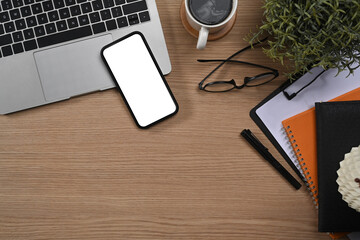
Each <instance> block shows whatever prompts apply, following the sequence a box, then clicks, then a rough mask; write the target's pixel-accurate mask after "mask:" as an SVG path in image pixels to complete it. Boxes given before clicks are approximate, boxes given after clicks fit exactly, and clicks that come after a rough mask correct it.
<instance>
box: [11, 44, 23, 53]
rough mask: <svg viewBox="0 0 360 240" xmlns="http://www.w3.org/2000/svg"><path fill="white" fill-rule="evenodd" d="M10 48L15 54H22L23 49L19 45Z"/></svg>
mask: <svg viewBox="0 0 360 240" xmlns="http://www.w3.org/2000/svg"><path fill="white" fill-rule="evenodd" d="M12 47H13V50H14V53H15V54H17V53H22V52H24V47H23V45H22V44H21V43H16V44H14V45H13V46H12Z"/></svg>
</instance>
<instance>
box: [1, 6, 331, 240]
mask: <svg viewBox="0 0 360 240" xmlns="http://www.w3.org/2000/svg"><path fill="white" fill-rule="evenodd" d="M180 3H181V0H176V1H175V0H158V1H157V4H158V8H159V12H160V18H161V20H162V24H163V29H164V34H165V38H166V41H167V44H168V50H169V54H170V58H171V61H172V66H173V71H172V73H171V74H170V75H168V76H167V77H166V78H167V80H168V83H169V85H170V87H171V89H172V91H173V93H174V95H175V97H176V98H177V100H178V102H179V105H180V111H179V113H178V114H177V115H176V116H175V117H173V118H171V119H169V120H167V121H165V122H162V123H160V124H158V125H156V126H154V127H152V128H150V129H149V130H140V129H137V127H136V126H135V124H134V123H133V120H132V119H131V117H130V115H129V113H128V112H127V109H126V107H125V105H124V103H123V102H122V100H121V97H120V95H119V94H118V93H117V92H116V91H115V90H108V91H105V92H100V93H95V94H90V95H86V96H82V97H79V98H74V99H71V100H69V101H64V102H60V103H56V104H51V105H47V106H43V107H39V108H35V109H31V110H27V111H23V112H19V113H15V114H11V115H7V116H0V239H27V240H30V239H223V240H225V239H226V240H228V239H257V240H261V239H266V240H268V239H284V240H285V239H286V240H289V239H307V240H311V239H314V240H320V239H328V236H327V235H326V234H324V233H318V232H317V215H316V211H315V208H314V206H313V204H312V203H311V199H310V196H309V194H308V192H307V190H306V189H305V187H302V189H301V190H299V191H295V190H293V188H292V187H291V186H290V185H289V184H288V183H287V182H286V181H284V180H283V179H282V178H281V177H280V176H279V174H278V173H277V172H276V171H275V170H274V169H273V168H272V167H271V166H270V165H269V164H268V163H266V162H264V160H263V159H262V158H261V157H260V155H259V154H258V153H256V152H255V151H254V150H253V149H252V148H251V147H250V146H249V145H248V143H247V142H245V141H244V140H243V139H242V138H240V136H239V134H240V131H241V130H242V129H244V128H250V129H252V130H253V131H254V133H255V134H257V135H258V136H259V138H260V140H261V141H263V142H264V143H265V144H266V145H267V146H269V149H270V151H271V152H272V153H273V154H274V156H275V157H276V158H278V159H279V160H280V161H281V163H283V164H284V165H286V164H285V161H284V160H283V159H282V158H281V156H280V155H279V154H278V153H277V152H276V150H275V149H274V148H273V147H272V146H271V145H270V142H269V141H268V140H267V139H266V137H265V136H264V135H263V134H262V133H261V132H260V130H259V129H258V128H257V127H256V126H255V124H254V123H253V122H252V120H251V119H250V117H249V111H250V109H251V108H253V107H254V106H255V105H256V104H257V103H258V102H260V101H261V100H262V99H263V98H265V97H266V96H267V95H268V94H270V93H271V92H272V91H273V90H275V89H276V88H277V87H278V86H279V85H280V84H281V83H282V82H283V81H284V79H285V78H284V77H280V78H278V79H276V80H275V81H274V82H272V83H271V84H268V85H266V86H261V87H257V88H245V89H242V90H240V91H233V92H229V93H226V94H209V93H204V92H201V91H199V90H198V89H197V84H198V82H199V81H200V80H201V79H202V78H203V77H204V75H205V74H206V73H208V72H209V71H210V70H211V69H212V68H213V67H214V65H213V64H209V63H198V62H196V59H197V58H214V57H221V58H226V57H227V56H229V55H230V54H232V53H233V52H235V51H236V50H238V49H240V48H242V47H244V46H246V45H247V43H246V42H245V41H244V40H243V38H244V37H245V36H246V35H247V34H248V33H249V32H250V31H251V30H253V31H255V29H256V26H258V25H260V24H261V18H262V9H261V4H262V1H261V0H255V1H245V0H240V1H239V8H238V16H237V20H236V24H235V26H234V28H233V30H232V31H231V33H230V34H229V35H227V36H226V37H224V38H222V39H220V40H218V41H214V42H209V43H208V46H207V48H206V49H205V50H204V51H198V50H196V49H195V46H196V39H195V38H193V37H192V36H190V35H189V34H188V33H187V32H186V31H185V30H184V28H183V26H182V25H181V21H180V16H179V8H180ZM239 59H240V58H239ZM241 59H243V60H248V61H253V62H257V63H260V64H264V65H269V66H272V67H274V68H278V69H282V70H284V68H283V67H281V66H280V65H279V64H278V63H275V62H272V61H271V60H269V59H268V58H267V57H266V56H264V54H263V53H262V51H261V49H254V50H252V51H250V52H247V53H245V54H244V55H242V56H241ZM255 71H256V70H255V69H250V68H246V67H242V66H227V67H225V68H224V69H223V70H221V71H219V73H218V75H216V77H217V78H223V79H228V78H235V79H236V80H237V81H242V78H243V77H244V76H245V75H250V74H254V73H255ZM286 167H287V169H288V170H290V167H289V166H287V165H286ZM290 171H291V170H290Z"/></svg>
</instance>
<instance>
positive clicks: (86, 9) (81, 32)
mask: <svg viewBox="0 0 360 240" xmlns="http://www.w3.org/2000/svg"><path fill="white" fill-rule="evenodd" d="M0 3H1V4H0V48H1V51H0V58H1V57H7V56H11V55H14V54H19V53H22V52H25V51H31V50H34V49H37V48H43V47H47V46H51V45H54V44H58V43H62V42H66V41H71V40H75V39H79V38H82V37H87V36H91V35H94V34H98V33H102V32H106V31H111V30H114V29H118V28H123V27H127V26H130V25H135V24H140V23H143V22H147V21H149V20H150V15H149V12H148V11H147V9H148V8H147V5H146V2H145V0H140V1H139V0H93V1H87V0H52V1H49V0H2V1H1V2H0Z"/></svg>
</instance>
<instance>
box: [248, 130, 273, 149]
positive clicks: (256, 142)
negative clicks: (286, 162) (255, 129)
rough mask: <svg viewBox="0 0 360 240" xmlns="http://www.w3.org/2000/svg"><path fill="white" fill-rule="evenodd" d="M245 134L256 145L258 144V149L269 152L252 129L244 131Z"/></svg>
mask: <svg viewBox="0 0 360 240" xmlns="http://www.w3.org/2000/svg"><path fill="white" fill-rule="evenodd" d="M243 133H245V134H246V135H247V136H248V138H249V139H250V140H252V141H254V144H256V145H257V146H258V147H261V148H263V149H264V150H266V151H268V150H269V149H268V148H267V147H265V146H264V145H263V144H262V143H261V142H260V140H259V139H258V138H257V137H256V136H255V135H254V134H253V133H252V132H251V131H250V129H244V130H243Z"/></svg>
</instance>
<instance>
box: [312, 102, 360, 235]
mask: <svg viewBox="0 0 360 240" xmlns="http://www.w3.org/2000/svg"><path fill="white" fill-rule="evenodd" d="M315 108H316V127H317V151H318V180H319V189H318V190H319V231H320V232H352V231H358V230H360V213H359V212H357V211H356V210H354V209H352V208H350V207H349V206H348V205H347V203H346V202H345V201H344V200H342V196H341V194H340V193H339V192H338V187H339V186H338V184H337V183H336V179H337V177H338V176H337V173H336V171H337V170H338V169H339V167H340V162H341V161H342V160H343V159H344V155H345V154H346V153H348V152H350V151H351V149H352V148H353V147H357V146H359V145H360V101H351V102H323V103H316V104H315Z"/></svg>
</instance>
